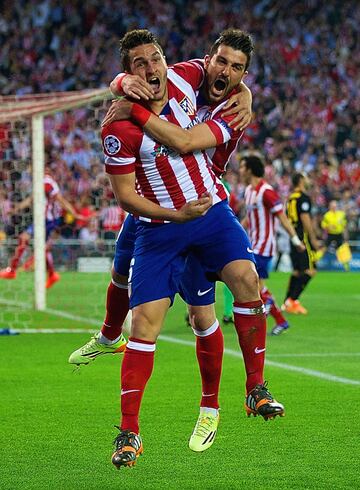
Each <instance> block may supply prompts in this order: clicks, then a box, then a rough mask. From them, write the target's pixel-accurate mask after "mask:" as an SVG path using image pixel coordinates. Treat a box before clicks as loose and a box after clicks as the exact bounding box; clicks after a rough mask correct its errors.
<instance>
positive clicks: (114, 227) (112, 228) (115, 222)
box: [99, 198, 126, 240]
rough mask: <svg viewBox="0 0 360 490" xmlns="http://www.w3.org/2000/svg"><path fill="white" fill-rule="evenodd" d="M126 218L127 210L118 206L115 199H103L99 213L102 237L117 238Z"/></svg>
mask: <svg viewBox="0 0 360 490" xmlns="http://www.w3.org/2000/svg"><path fill="white" fill-rule="evenodd" d="M125 218H126V213H125V211H124V210H123V209H121V208H120V207H119V206H118V204H117V203H116V201H115V200H114V199H112V200H110V199H106V198H105V199H103V201H102V206H101V211H100V213H99V219H100V225H101V237H102V238H103V239H104V240H115V238H116V236H117V234H118V233H119V230H120V229H121V227H122V224H123V222H124V220H125Z"/></svg>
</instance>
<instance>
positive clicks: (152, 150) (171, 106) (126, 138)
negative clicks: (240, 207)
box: [102, 62, 233, 221]
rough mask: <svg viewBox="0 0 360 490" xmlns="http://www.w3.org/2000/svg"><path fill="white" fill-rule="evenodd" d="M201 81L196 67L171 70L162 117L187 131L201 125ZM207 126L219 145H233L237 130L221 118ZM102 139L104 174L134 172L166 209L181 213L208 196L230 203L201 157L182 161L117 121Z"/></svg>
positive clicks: (126, 123)
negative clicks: (198, 100) (198, 102)
mask: <svg viewBox="0 0 360 490" xmlns="http://www.w3.org/2000/svg"><path fill="white" fill-rule="evenodd" d="M203 77H204V71H203V68H202V67H201V66H200V65H199V64H197V63H193V62H186V63H178V64H177V65H174V66H173V67H171V68H169V69H168V95H169V101H168V103H167V105H166V106H165V107H164V109H163V111H162V113H161V114H160V117H161V118H163V119H165V120H167V121H170V122H172V123H174V124H177V125H178V126H181V127H183V128H190V127H192V126H193V125H195V124H198V123H199V122H200V121H199V119H198V117H197V115H196V91H197V90H198V88H199V87H200V85H201V83H202V81H203ZM206 124H207V125H208V126H209V128H210V129H211V131H212V132H213V134H214V135H215V137H216V140H217V143H218V144H222V143H227V142H228V141H229V140H230V139H231V137H232V134H233V130H231V128H229V127H228V126H227V121H226V120H224V119H223V118H221V116H220V114H219V115H218V117H217V118H214V119H212V120H210V121H208V122H206ZM102 139H103V147H104V153H105V165H106V171H107V172H108V173H110V174H126V173H132V172H135V174H136V179H137V183H138V185H139V188H140V194H141V195H142V196H144V197H146V198H147V199H149V200H151V201H153V202H155V203H156V204H159V205H160V206H162V207H165V208H169V209H180V208H181V207H182V206H183V205H184V204H185V203H186V202H189V201H192V200H195V199H198V198H199V197H200V196H201V195H202V194H203V193H204V192H209V193H210V194H211V195H212V198H213V203H214V204H216V203H217V202H220V201H222V200H224V199H225V198H226V192H225V189H224V187H223V186H222V184H221V183H220V181H219V180H218V179H217V178H216V176H215V174H214V173H213V172H212V171H211V169H210V167H211V162H210V161H209V157H208V156H207V155H206V153H205V152H203V151H195V152H193V153H188V154H186V155H179V154H178V153H176V152H175V151H174V150H172V149H171V148H168V147H166V146H165V145H162V144H160V143H158V142H157V141H155V140H154V139H152V138H151V137H150V136H149V135H147V134H146V133H144V131H143V130H142V129H141V128H140V127H138V126H136V125H135V124H133V123H132V122H131V121H115V122H113V123H111V124H110V125H108V126H106V127H105V128H104V129H103V131H102ZM140 219H142V220H145V221H151V220H149V218H144V217H140Z"/></svg>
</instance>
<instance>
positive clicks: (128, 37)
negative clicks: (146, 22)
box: [120, 29, 164, 71]
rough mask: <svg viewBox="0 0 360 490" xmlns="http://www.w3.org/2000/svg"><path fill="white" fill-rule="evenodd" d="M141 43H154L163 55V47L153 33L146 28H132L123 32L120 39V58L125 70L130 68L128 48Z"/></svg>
mask: <svg viewBox="0 0 360 490" xmlns="http://www.w3.org/2000/svg"><path fill="white" fill-rule="evenodd" d="M143 44H155V45H156V46H157V47H158V48H159V49H160V52H161V54H162V55H163V54H164V52H163V49H162V47H161V46H160V44H159V41H158V40H157V38H156V37H155V36H154V34H153V33H152V32H150V31H148V30H147V29H134V30H133V31H129V32H127V33H126V34H125V36H124V37H123V38H122V39H121V40H120V59H121V63H122V65H123V68H124V70H125V71H129V70H130V57H129V51H130V49H133V48H136V47H137V46H141V45H143Z"/></svg>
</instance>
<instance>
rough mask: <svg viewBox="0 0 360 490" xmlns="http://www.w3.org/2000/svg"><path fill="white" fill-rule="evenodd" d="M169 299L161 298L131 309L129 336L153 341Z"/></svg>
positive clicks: (164, 314)
mask: <svg viewBox="0 0 360 490" xmlns="http://www.w3.org/2000/svg"><path fill="white" fill-rule="evenodd" d="M169 306H170V300H169V299H168V298H163V299H160V300H156V301H150V302H147V303H143V304H140V305H138V306H136V307H135V308H133V310H132V322H131V336H132V337H135V338H137V339H142V340H147V341H149V342H155V341H156V339H157V337H158V335H159V333H160V331H161V327H162V325H163V323H164V319H165V316H166V313H167V311H168V309H169Z"/></svg>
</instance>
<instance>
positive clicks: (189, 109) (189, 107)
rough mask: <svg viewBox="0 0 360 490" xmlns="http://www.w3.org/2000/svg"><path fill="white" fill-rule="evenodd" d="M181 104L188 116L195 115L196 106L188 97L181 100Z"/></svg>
mask: <svg viewBox="0 0 360 490" xmlns="http://www.w3.org/2000/svg"><path fill="white" fill-rule="evenodd" d="M179 105H180V107H181V109H182V110H183V111H184V112H185V113H186V114H187V115H188V116H193V115H194V114H195V108H194V106H193V103H192V102H191V100H190V99H189V98H188V97H186V96H185V97H184V98H183V99H182V100H181V101H180V102H179Z"/></svg>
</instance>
